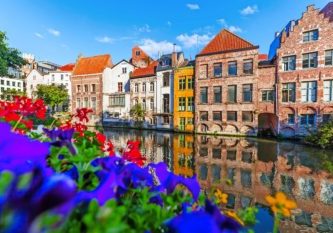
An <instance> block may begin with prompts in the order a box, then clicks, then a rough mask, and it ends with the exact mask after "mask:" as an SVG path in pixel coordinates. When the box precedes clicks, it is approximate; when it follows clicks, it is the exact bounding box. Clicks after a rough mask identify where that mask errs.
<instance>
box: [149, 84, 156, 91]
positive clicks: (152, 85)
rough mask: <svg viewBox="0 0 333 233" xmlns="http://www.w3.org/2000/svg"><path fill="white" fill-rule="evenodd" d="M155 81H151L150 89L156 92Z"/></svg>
mask: <svg viewBox="0 0 333 233" xmlns="http://www.w3.org/2000/svg"><path fill="white" fill-rule="evenodd" d="M154 87H155V86H154V82H150V86H149V91H151V92H154V89H155V88H154Z"/></svg>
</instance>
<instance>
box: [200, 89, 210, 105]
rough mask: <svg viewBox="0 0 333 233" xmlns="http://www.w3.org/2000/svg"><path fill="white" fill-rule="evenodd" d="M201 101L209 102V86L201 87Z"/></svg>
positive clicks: (203, 102) (202, 102)
mask: <svg viewBox="0 0 333 233" xmlns="http://www.w3.org/2000/svg"><path fill="white" fill-rule="evenodd" d="M200 103H201V104H207V103H208V87H200Z"/></svg>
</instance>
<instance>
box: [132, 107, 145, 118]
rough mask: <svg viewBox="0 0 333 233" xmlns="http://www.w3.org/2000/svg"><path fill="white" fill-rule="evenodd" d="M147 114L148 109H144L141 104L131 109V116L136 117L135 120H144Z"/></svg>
mask: <svg viewBox="0 0 333 233" xmlns="http://www.w3.org/2000/svg"><path fill="white" fill-rule="evenodd" d="M145 115H146V111H145V110H144V109H143V107H142V105H141V104H136V105H134V106H133V107H132V108H131V110H130V116H131V117H133V118H134V119H135V121H143V120H144V117H145Z"/></svg>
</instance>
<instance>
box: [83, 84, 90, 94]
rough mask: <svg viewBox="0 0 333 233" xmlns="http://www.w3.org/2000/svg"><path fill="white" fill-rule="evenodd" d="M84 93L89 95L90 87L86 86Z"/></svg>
mask: <svg viewBox="0 0 333 233" xmlns="http://www.w3.org/2000/svg"><path fill="white" fill-rule="evenodd" d="M84 92H85V93H88V92H89V88H88V85H87V84H86V85H84Z"/></svg>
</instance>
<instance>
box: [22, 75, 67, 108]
mask: <svg viewBox="0 0 333 233" xmlns="http://www.w3.org/2000/svg"><path fill="white" fill-rule="evenodd" d="M71 75H72V73H71V72H70V71H52V72H50V73H48V74H45V75H42V74H41V73H40V72H39V71H37V70H35V69H34V70H32V71H31V72H30V74H29V75H28V76H27V78H26V93H27V96H28V97H29V98H35V97H36V91H37V86H38V85H59V86H60V85H62V86H65V87H66V89H67V92H68V96H69V100H68V104H69V105H70V103H71V99H72V85H71ZM69 108H70V106H69Z"/></svg>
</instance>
